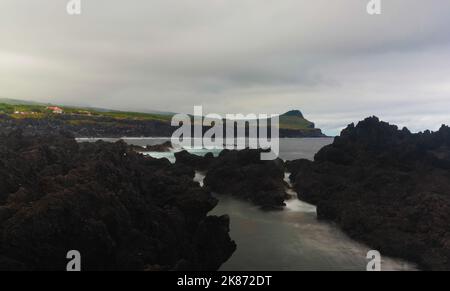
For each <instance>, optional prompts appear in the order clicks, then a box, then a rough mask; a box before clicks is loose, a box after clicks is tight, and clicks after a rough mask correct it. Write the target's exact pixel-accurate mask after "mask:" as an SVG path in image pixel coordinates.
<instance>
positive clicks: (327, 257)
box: [84, 138, 415, 271]
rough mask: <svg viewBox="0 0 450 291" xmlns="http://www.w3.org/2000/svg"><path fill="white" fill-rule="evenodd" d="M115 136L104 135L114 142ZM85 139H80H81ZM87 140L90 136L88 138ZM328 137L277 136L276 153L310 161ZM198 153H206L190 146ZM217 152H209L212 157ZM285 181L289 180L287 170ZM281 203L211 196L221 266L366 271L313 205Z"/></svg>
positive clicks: (394, 263) (362, 256) (358, 247)
mask: <svg viewBox="0 0 450 291" xmlns="http://www.w3.org/2000/svg"><path fill="white" fill-rule="evenodd" d="M115 140H117V139H109V141H115ZM167 140H168V139H167V138H162V139H155V138H151V139H148V138H146V139H140V138H138V139H125V141H126V142H128V143H131V144H134V145H140V146H146V145H155V144H160V143H162V142H164V141H167ZM84 141H86V140H84ZM89 141H92V140H89ZM331 142H332V139H329V138H319V139H308V138H306V139H281V140H280V149H281V152H280V157H281V158H282V159H284V160H292V159H299V158H305V159H312V158H313V156H314V154H315V153H316V152H317V151H318V150H319V149H320V148H321V147H323V146H325V145H327V144H330V143H331ZM190 151H191V152H193V153H196V154H199V155H204V154H205V153H206V151H202V150H190ZM218 153H219V151H216V152H214V154H215V155H217V154H218ZM147 154H149V155H151V156H153V157H155V158H168V159H169V160H171V161H172V162H174V161H175V158H174V156H173V152H169V153H147ZM203 179H204V175H203V174H201V173H196V176H195V178H194V180H195V181H197V182H199V183H200V184H201V185H203ZM286 181H287V182H288V183H289V182H290V181H289V179H288V174H286ZM288 192H289V194H291V196H292V197H293V198H292V199H290V200H288V201H286V204H287V206H286V208H285V209H284V210H283V211H273V212H264V211H261V210H260V209H259V207H256V206H253V205H251V204H249V203H246V202H243V201H240V200H237V199H235V198H232V197H229V196H220V195H216V197H218V198H219V201H220V202H219V204H218V206H217V207H216V208H215V209H213V211H211V213H210V214H211V215H223V214H228V215H229V216H230V223H231V230H230V235H231V238H232V239H233V240H235V241H236V244H237V250H236V252H235V253H234V254H233V256H232V257H231V258H230V259H229V260H228V261H227V262H226V263H225V264H224V265H223V266H222V268H221V270H230V271H259V270H261V271H283V270H293V271H295V270H299V271H301V270H317V271H320V270H330V271H333V270H336V271H337V270H361V271H363V270H366V265H367V262H368V261H367V260H366V254H367V252H368V251H369V250H370V249H369V248H368V247H367V246H364V245H362V244H360V243H357V242H355V241H353V240H351V239H349V238H348V237H347V236H346V235H345V234H344V233H342V232H341V231H340V230H339V229H338V228H337V227H336V226H334V225H333V224H331V223H326V222H320V221H318V220H317V218H316V207H315V206H313V205H310V204H307V203H304V202H302V201H300V200H298V199H296V196H297V194H296V193H295V192H293V191H292V190H290V189H289V190H288ZM382 269H383V270H414V269H415V267H414V266H413V265H411V264H408V263H406V262H403V261H401V260H396V259H391V258H383V260H382Z"/></svg>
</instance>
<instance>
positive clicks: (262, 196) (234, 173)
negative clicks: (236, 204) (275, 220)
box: [204, 149, 289, 210]
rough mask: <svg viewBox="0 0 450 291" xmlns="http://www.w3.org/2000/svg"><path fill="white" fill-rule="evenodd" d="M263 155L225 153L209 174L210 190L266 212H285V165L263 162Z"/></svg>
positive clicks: (244, 151) (206, 182)
mask: <svg viewBox="0 0 450 291" xmlns="http://www.w3.org/2000/svg"><path fill="white" fill-rule="evenodd" d="M260 155H261V150H249V149H247V150H243V151H229V150H224V151H223V152H221V154H220V155H219V157H218V158H216V159H215V160H214V161H213V163H212V164H211V166H210V168H209V171H208V173H207V174H206V177H205V181H204V183H205V186H206V188H207V189H208V190H210V191H213V192H215V193H219V194H229V195H232V196H235V197H237V198H240V199H243V200H247V201H250V202H252V203H254V204H256V205H259V206H261V207H262V208H263V209H267V210H270V209H280V208H282V207H283V206H285V204H284V201H285V200H286V199H288V198H289V196H288V195H287V194H286V192H285V186H286V185H285V182H284V167H283V162H282V161H281V160H275V161H261V157H260Z"/></svg>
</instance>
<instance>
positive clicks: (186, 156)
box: [175, 150, 214, 171]
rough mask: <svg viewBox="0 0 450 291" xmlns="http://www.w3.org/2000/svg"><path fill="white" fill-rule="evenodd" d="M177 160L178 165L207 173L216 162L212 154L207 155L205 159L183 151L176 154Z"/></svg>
mask: <svg viewBox="0 0 450 291" xmlns="http://www.w3.org/2000/svg"><path fill="white" fill-rule="evenodd" d="M175 159H176V164H177V165H185V166H188V167H191V168H193V169H195V170H199V171H206V170H207V169H208V168H209V167H210V166H211V164H212V162H213V160H214V155H213V154H212V153H207V154H206V155H205V156H204V157H202V156H198V155H194V154H191V153H189V152H187V151H185V150H184V151H181V152H177V153H175Z"/></svg>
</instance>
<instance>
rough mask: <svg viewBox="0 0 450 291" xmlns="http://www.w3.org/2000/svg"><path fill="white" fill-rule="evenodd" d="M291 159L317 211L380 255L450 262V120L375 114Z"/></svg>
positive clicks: (448, 265)
mask: <svg viewBox="0 0 450 291" xmlns="http://www.w3.org/2000/svg"><path fill="white" fill-rule="evenodd" d="M287 167H288V169H289V170H290V171H291V172H292V173H293V174H292V176H291V179H292V180H293V181H294V187H295V188H296V190H297V192H298V193H299V196H300V199H302V200H305V201H307V202H310V203H313V204H315V205H317V207H318V208H317V211H318V217H319V218H320V219H326V220H331V221H334V222H336V223H337V224H338V225H339V226H341V227H342V229H343V230H344V231H345V232H346V233H348V234H349V235H350V236H351V237H353V238H355V239H358V240H360V241H363V242H365V243H367V244H368V245H369V246H371V247H372V248H374V249H377V250H379V251H381V253H382V255H389V256H395V257H400V258H404V259H407V260H410V261H413V262H416V263H418V264H419V266H420V267H421V268H423V269H432V270H449V269H450V227H449V225H450V128H449V127H446V126H442V128H441V129H440V130H439V131H437V132H434V133H432V132H429V131H426V132H424V133H418V134H412V133H410V132H409V131H408V130H407V129H406V128H404V129H403V130H399V129H398V128H397V127H396V126H393V125H390V124H388V123H385V122H381V121H379V120H378V118H376V117H372V118H368V119H366V120H364V121H362V122H360V123H359V124H358V125H356V126H354V125H353V124H351V125H350V126H348V127H347V128H346V129H345V130H343V131H342V133H341V136H339V137H337V138H336V139H335V141H334V143H333V144H331V145H329V146H326V147H324V148H323V149H322V150H320V151H319V152H318V153H317V155H316V156H315V159H314V162H311V161H307V160H298V161H293V162H290V163H288V164H287Z"/></svg>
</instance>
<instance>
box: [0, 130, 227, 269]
mask: <svg viewBox="0 0 450 291" xmlns="http://www.w3.org/2000/svg"><path fill="white" fill-rule="evenodd" d="M193 177H194V172H193V171H192V169H191V168H189V167H183V166H180V165H172V164H170V163H169V161H167V160H157V159H153V158H150V157H145V156H143V155H141V154H139V153H136V152H135V151H133V150H132V149H131V148H130V147H129V146H128V145H126V144H125V143H124V142H117V143H105V142H101V141H100V142H96V143H80V144H79V143H77V142H76V141H75V139H74V138H73V136H72V135H70V134H52V135H50V134H44V135H39V136H24V135H23V134H22V133H21V132H20V131H13V132H11V133H9V134H8V135H3V136H1V138H0V270H65V268H66V264H67V259H66V254H67V252H68V251H69V250H78V251H79V252H80V253H81V255H82V262H83V263H82V268H83V270H217V269H218V268H219V267H220V266H221V264H222V263H223V262H225V261H226V260H228V258H229V257H230V256H231V255H232V253H233V252H234V250H235V249H236V245H235V243H234V242H233V241H232V240H231V239H230V236H229V218H228V217H227V216H221V217H215V216H208V215H207V213H208V212H209V211H210V210H211V209H213V208H214V207H215V206H216V204H217V200H216V199H215V198H213V197H212V196H211V194H210V193H208V192H207V191H205V190H204V189H202V188H201V187H200V186H199V185H198V183H195V182H193V181H192V180H193Z"/></svg>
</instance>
